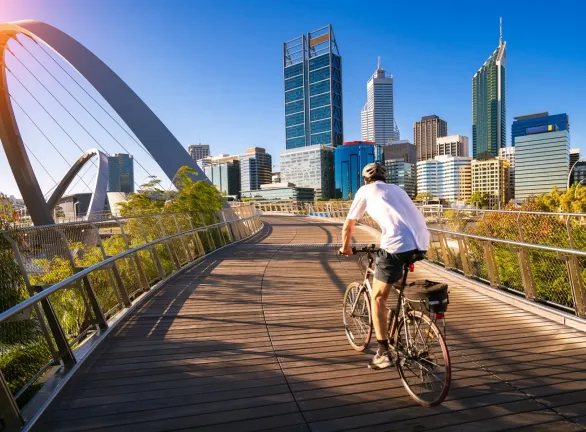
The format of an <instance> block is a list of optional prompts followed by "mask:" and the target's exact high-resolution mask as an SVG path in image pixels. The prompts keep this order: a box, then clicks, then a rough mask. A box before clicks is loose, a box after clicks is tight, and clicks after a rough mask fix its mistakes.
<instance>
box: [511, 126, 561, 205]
mask: <svg viewBox="0 0 586 432" xmlns="http://www.w3.org/2000/svg"><path fill="white" fill-rule="evenodd" d="M569 165H570V134H569V132H568V131H567V130H563V131H548V130H547V129H546V130H545V131H543V132H536V133H532V134H529V135H525V136H520V137H517V138H516V139H515V198H516V199H521V200H524V199H527V198H529V197H530V196H532V195H539V194H543V193H548V192H551V190H552V188H553V187H554V186H555V187H557V188H558V189H559V190H561V191H563V190H565V189H566V187H567V182H568V174H569V171H570V168H569Z"/></svg>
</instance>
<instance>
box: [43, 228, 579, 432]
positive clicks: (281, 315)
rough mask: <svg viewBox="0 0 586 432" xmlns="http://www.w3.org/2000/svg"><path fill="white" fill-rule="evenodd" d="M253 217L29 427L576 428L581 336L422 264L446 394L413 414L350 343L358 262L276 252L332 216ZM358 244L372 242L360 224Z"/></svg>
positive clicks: (111, 341) (144, 311)
mask: <svg viewBox="0 0 586 432" xmlns="http://www.w3.org/2000/svg"><path fill="white" fill-rule="evenodd" d="M264 223H265V226H264V228H263V230H262V231H261V232H260V233H258V234H257V235H256V236H255V237H254V238H253V239H250V240H248V241H247V242H245V243H240V244H238V245H235V246H233V247H229V248H226V249H224V250H222V251H220V252H218V253H215V254H212V255H211V256H209V257H207V258H206V259H204V260H203V261H202V262H201V263H199V264H198V265H197V266H196V267H194V268H191V269H190V270H188V271H186V272H185V273H184V274H182V275H181V276H179V277H178V278H177V279H176V280H175V281H173V282H172V283H170V284H168V285H167V286H165V287H164V288H163V289H161V290H159V291H158V292H156V293H155V294H154V295H153V297H152V298H151V299H150V300H149V301H148V302H146V303H145V305H144V306H143V307H142V308H141V309H140V310H139V311H138V312H136V313H135V314H133V315H132V316H130V317H129V318H128V319H127V320H125V321H124V322H123V323H122V325H120V326H119V327H118V328H117V329H115V331H113V332H112V334H111V335H110V336H109V337H108V338H106V340H105V341H104V342H103V343H102V345H101V346H100V347H99V348H98V349H97V351H96V352H94V353H93V354H92V355H91V356H90V358H89V359H88V360H87V361H86V362H85V364H84V365H83V366H82V367H81V368H80V370H79V371H78V372H77V374H76V375H75V376H74V377H73V378H72V380H71V381H70V382H69V383H68V384H67V385H66V387H65V388H64V390H63V391H62V392H61V393H60V394H59V395H58V397H57V398H56V399H55V401H54V402H53V403H52V404H51V405H50V406H49V408H48V410H47V411H46V412H45V414H44V415H43V416H42V417H41V419H40V420H39V422H38V423H37V424H36V425H35V427H34V428H33V430H35V431H49V430H54V431H81V430H108V431H128V430H137V431H141V432H147V431H172V430H182V429H189V430H213V431H223V430H230V431H252V430H282V431H288V430H312V431H338V430H357V429H364V430H368V431H377V430H380V431H383V430H384V431H390V430H397V431H423V430H474V431H488V430H507V429H517V430H531V431H537V430H556V431H573V430H585V429H586V428H585V427H584V426H585V425H586V414H585V413H586V366H585V365H586V339H585V337H584V333H582V332H580V331H577V330H573V329H570V328H567V327H564V326H562V325H560V324H557V323H554V322H551V321H548V320H546V319H543V318H540V317H539V316H537V315H533V314H531V313H529V312H525V311H522V310H518V309H516V308H514V307H513V306H510V305H507V304H504V303H501V302H498V301H496V300H494V299H491V298H489V297H486V296H484V295H482V294H480V293H478V292H477V291H474V290H471V289H469V287H468V284H469V283H468V282H466V281H463V280H460V279H457V278H453V277H450V276H449V275H447V274H445V273H443V272H441V271H438V270H436V269H433V268H432V267H431V266H428V265H426V264H420V265H419V266H418V270H417V273H416V274H415V276H414V277H415V278H422V277H427V278H431V279H436V280H443V279H449V283H450V309H449V311H448V314H447V319H448V331H447V338H448V339H447V340H448V346H449V348H450V352H451V356H452V363H453V381H452V388H451V391H450V394H449V396H448V399H447V400H446V401H445V402H444V403H443V405H441V406H440V407H437V408H431V409H425V408H422V407H420V406H418V405H416V404H415V403H414V402H412V400H411V399H410V398H409V396H408V395H407V393H406V392H405V390H404V389H403V387H402V385H401V382H400V380H399V377H398V374H397V373H396V371H395V370H392V371H382V372H378V373H376V372H370V371H369V370H368V369H367V368H366V363H367V360H368V358H369V356H368V355H366V354H364V353H357V352H355V351H353V350H352V349H351V348H350V347H349V345H348V343H347V341H346V338H345V335H344V331H343V328H342V324H341V323H342V314H341V303H342V296H343V292H344V289H345V286H346V285H347V284H348V283H350V282H352V281H353V280H355V279H359V278H360V277H361V275H360V273H359V270H358V268H357V266H356V265H354V264H353V263H352V262H351V260H348V259H343V258H339V257H337V256H336V255H335V254H334V253H333V250H332V249H328V248H316V247H313V248H312V247H310V246H308V247H303V248H301V247H300V248H282V247H281V245H284V244H290V243H303V244H305V243H306V244H310V243H335V242H339V241H340V228H341V227H340V225H339V224H337V223H333V222H325V223H320V222H315V223H313V222H311V220H310V219H306V218H299V217H286V216H272V217H265V218H264ZM355 241H356V242H366V243H371V242H375V241H376V239H375V238H374V237H373V235H372V233H370V232H369V231H366V230H358V233H357V235H356V239H355ZM371 353H372V351H371V352H370V354H371ZM367 354H369V353H368V352H367Z"/></svg>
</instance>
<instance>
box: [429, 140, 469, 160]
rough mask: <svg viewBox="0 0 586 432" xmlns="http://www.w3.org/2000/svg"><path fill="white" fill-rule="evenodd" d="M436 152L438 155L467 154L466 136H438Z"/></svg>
mask: <svg viewBox="0 0 586 432" xmlns="http://www.w3.org/2000/svg"><path fill="white" fill-rule="evenodd" d="M436 142H437V150H436V154H437V155H438V156H445V155H448V156H468V137H467V136H462V135H450V136H445V137H438V138H437V140H436Z"/></svg>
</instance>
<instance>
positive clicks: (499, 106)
mask: <svg viewBox="0 0 586 432" xmlns="http://www.w3.org/2000/svg"><path fill="white" fill-rule="evenodd" d="M500 29H501V31H500V39H499V46H498V47H497V48H496V50H494V52H493V53H492V54H491V55H490V57H489V58H488V60H486V61H485V62H484V64H483V65H482V67H481V68H480V69H478V72H476V73H475V74H474V76H473V77H472V154H473V156H474V157H475V158H478V157H479V156H481V155H482V154H483V153H490V154H491V155H492V156H496V155H497V154H498V151H499V148H501V147H505V146H506V143H507V137H506V104H505V72H506V63H507V62H506V60H507V50H506V46H507V43H506V42H504V41H503V26H502V19H501V27H500Z"/></svg>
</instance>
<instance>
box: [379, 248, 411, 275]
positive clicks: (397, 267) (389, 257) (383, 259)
mask: <svg viewBox="0 0 586 432" xmlns="http://www.w3.org/2000/svg"><path fill="white" fill-rule="evenodd" d="M416 252H417V249H414V250H412V251H408V252H399V253H390V252H387V251H386V250H384V249H379V250H378V253H377V256H376V259H375V263H376V268H375V269H374V278H375V279H376V280H379V281H381V282H384V283H388V284H389V283H395V282H398V281H399V280H400V279H401V276H403V265H404V264H405V262H406V261H408V260H409V259H410V258H411V257H412V256H413V254H414V253H416Z"/></svg>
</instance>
